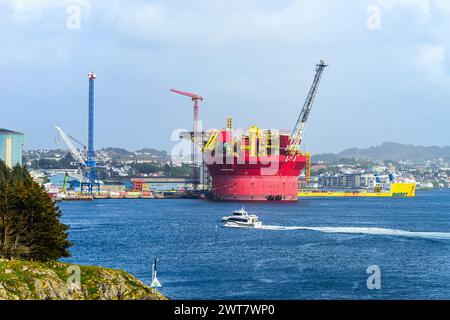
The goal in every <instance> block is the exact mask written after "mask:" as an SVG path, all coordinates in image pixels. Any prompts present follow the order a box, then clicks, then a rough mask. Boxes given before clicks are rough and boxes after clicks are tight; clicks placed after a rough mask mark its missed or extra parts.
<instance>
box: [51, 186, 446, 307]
mask: <svg viewBox="0 0 450 320" xmlns="http://www.w3.org/2000/svg"><path fill="white" fill-rule="evenodd" d="M243 205H244V206H245V208H246V209H247V210H248V211H249V212H251V213H256V214H258V216H259V218H260V220H261V221H262V222H263V226H262V227H261V228H258V229H250V228H222V227H221V224H220V219H221V217H223V216H225V215H230V214H231V213H232V211H234V210H236V209H240V207H242V206H243ZM60 207H61V209H62V211H63V216H62V220H63V222H64V223H66V224H68V225H70V231H69V233H70V240H71V241H72V242H73V244H74V245H73V247H72V248H71V250H70V251H71V253H72V256H71V257H70V258H68V259H64V261H67V262H73V263H78V264H85V265H99V266H105V267H110V268H117V269H124V270H126V271H128V272H130V273H131V274H133V275H134V276H136V277H137V278H139V279H141V280H142V281H143V282H145V283H147V284H149V283H150V282H151V267H152V261H153V258H154V257H157V258H158V259H159V265H158V266H159V269H158V278H159V280H160V281H161V283H162V285H163V287H162V288H161V289H160V291H161V292H162V293H163V294H165V295H167V296H168V297H170V298H171V299H437V298H440V299H450V191H448V190H447V191H428V192H419V193H418V195H417V197H416V198H408V199H395V198H386V199H381V198H380V199H378V198H326V199H302V200H300V201H299V202H298V203H287V204H286V203H284V204H283V203H244V204H242V203H221V202H212V201H207V200H125V199H124V200H96V201H92V202H64V203H61V204H60ZM217 226H219V228H217ZM371 266H377V267H378V268H379V271H380V274H379V275H380V278H379V279H380V283H381V289H379V290H371V289H369V288H368V286H367V279H368V278H369V277H370V276H371V275H372V273H368V272H367V271H368V268H369V267H371ZM369 270H372V269H370V268H369Z"/></svg>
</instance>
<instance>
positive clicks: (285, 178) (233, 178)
mask: <svg viewBox="0 0 450 320" xmlns="http://www.w3.org/2000/svg"><path fill="white" fill-rule="evenodd" d="M224 162H225V161H224ZM230 162H231V163H225V164H217V163H215V164H210V165H207V167H208V171H209V174H210V176H211V178H212V188H211V198H212V199H214V200H220V201H297V199H298V177H299V176H300V173H301V172H302V170H303V169H304V167H305V165H306V162H307V158H306V157H305V156H303V155H298V156H284V155H282V156H269V157H254V158H250V157H246V158H234V159H232V160H231V161H230Z"/></svg>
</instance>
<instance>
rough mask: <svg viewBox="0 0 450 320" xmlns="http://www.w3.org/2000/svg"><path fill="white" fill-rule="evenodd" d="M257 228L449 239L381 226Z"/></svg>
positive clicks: (445, 234) (440, 234)
mask: <svg viewBox="0 0 450 320" xmlns="http://www.w3.org/2000/svg"><path fill="white" fill-rule="evenodd" d="M259 229H262V230H272V231H292V230H307V231H316V232H324V233H341V234H367V235H378V236H398V237H408V238H424V239H445V240H450V233H448V232H417V231H405V230H396V229H383V228H362V227H282V226H264V225H263V226H261V227H260V228H259Z"/></svg>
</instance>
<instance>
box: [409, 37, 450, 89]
mask: <svg viewBox="0 0 450 320" xmlns="http://www.w3.org/2000/svg"><path fill="white" fill-rule="evenodd" d="M445 57H446V48H445V47H444V46H441V45H429V44H425V45H420V46H419V47H418V48H417V60H418V63H419V66H420V67H421V68H422V70H423V71H424V72H425V73H426V74H427V76H428V77H429V78H430V79H431V80H433V81H435V82H437V83H439V84H449V83H450V81H449V80H450V78H449V76H448V74H447V70H446V67H445Z"/></svg>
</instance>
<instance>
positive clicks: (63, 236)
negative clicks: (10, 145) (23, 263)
mask: <svg viewBox="0 0 450 320" xmlns="http://www.w3.org/2000/svg"><path fill="white" fill-rule="evenodd" d="M60 217H61V211H60V210H59V208H58V207H57V206H56V205H55V204H54V203H53V201H52V200H51V199H50V198H49V196H48V195H47V193H46V191H45V189H44V188H43V187H42V186H40V185H39V184H37V183H36V182H35V181H33V178H32V177H31V175H30V174H29V172H28V170H27V169H26V168H25V167H21V166H19V165H17V166H15V167H14V168H13V169H9V168H8V167H7V166H6V165H5V163H3V162H2V161H0V257H3V258H8V259H10V258H16V259H28V260H37V261H46V260H55V259H58V258H61V257H68V256H69V251H68V249H69V247H70V246H71V243H70V242H69V241H68V239H67V238H68V234H67V230H68V228H69V227H68V226H66V225H64V224H63V223H61V221H60Z"/></svg>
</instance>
